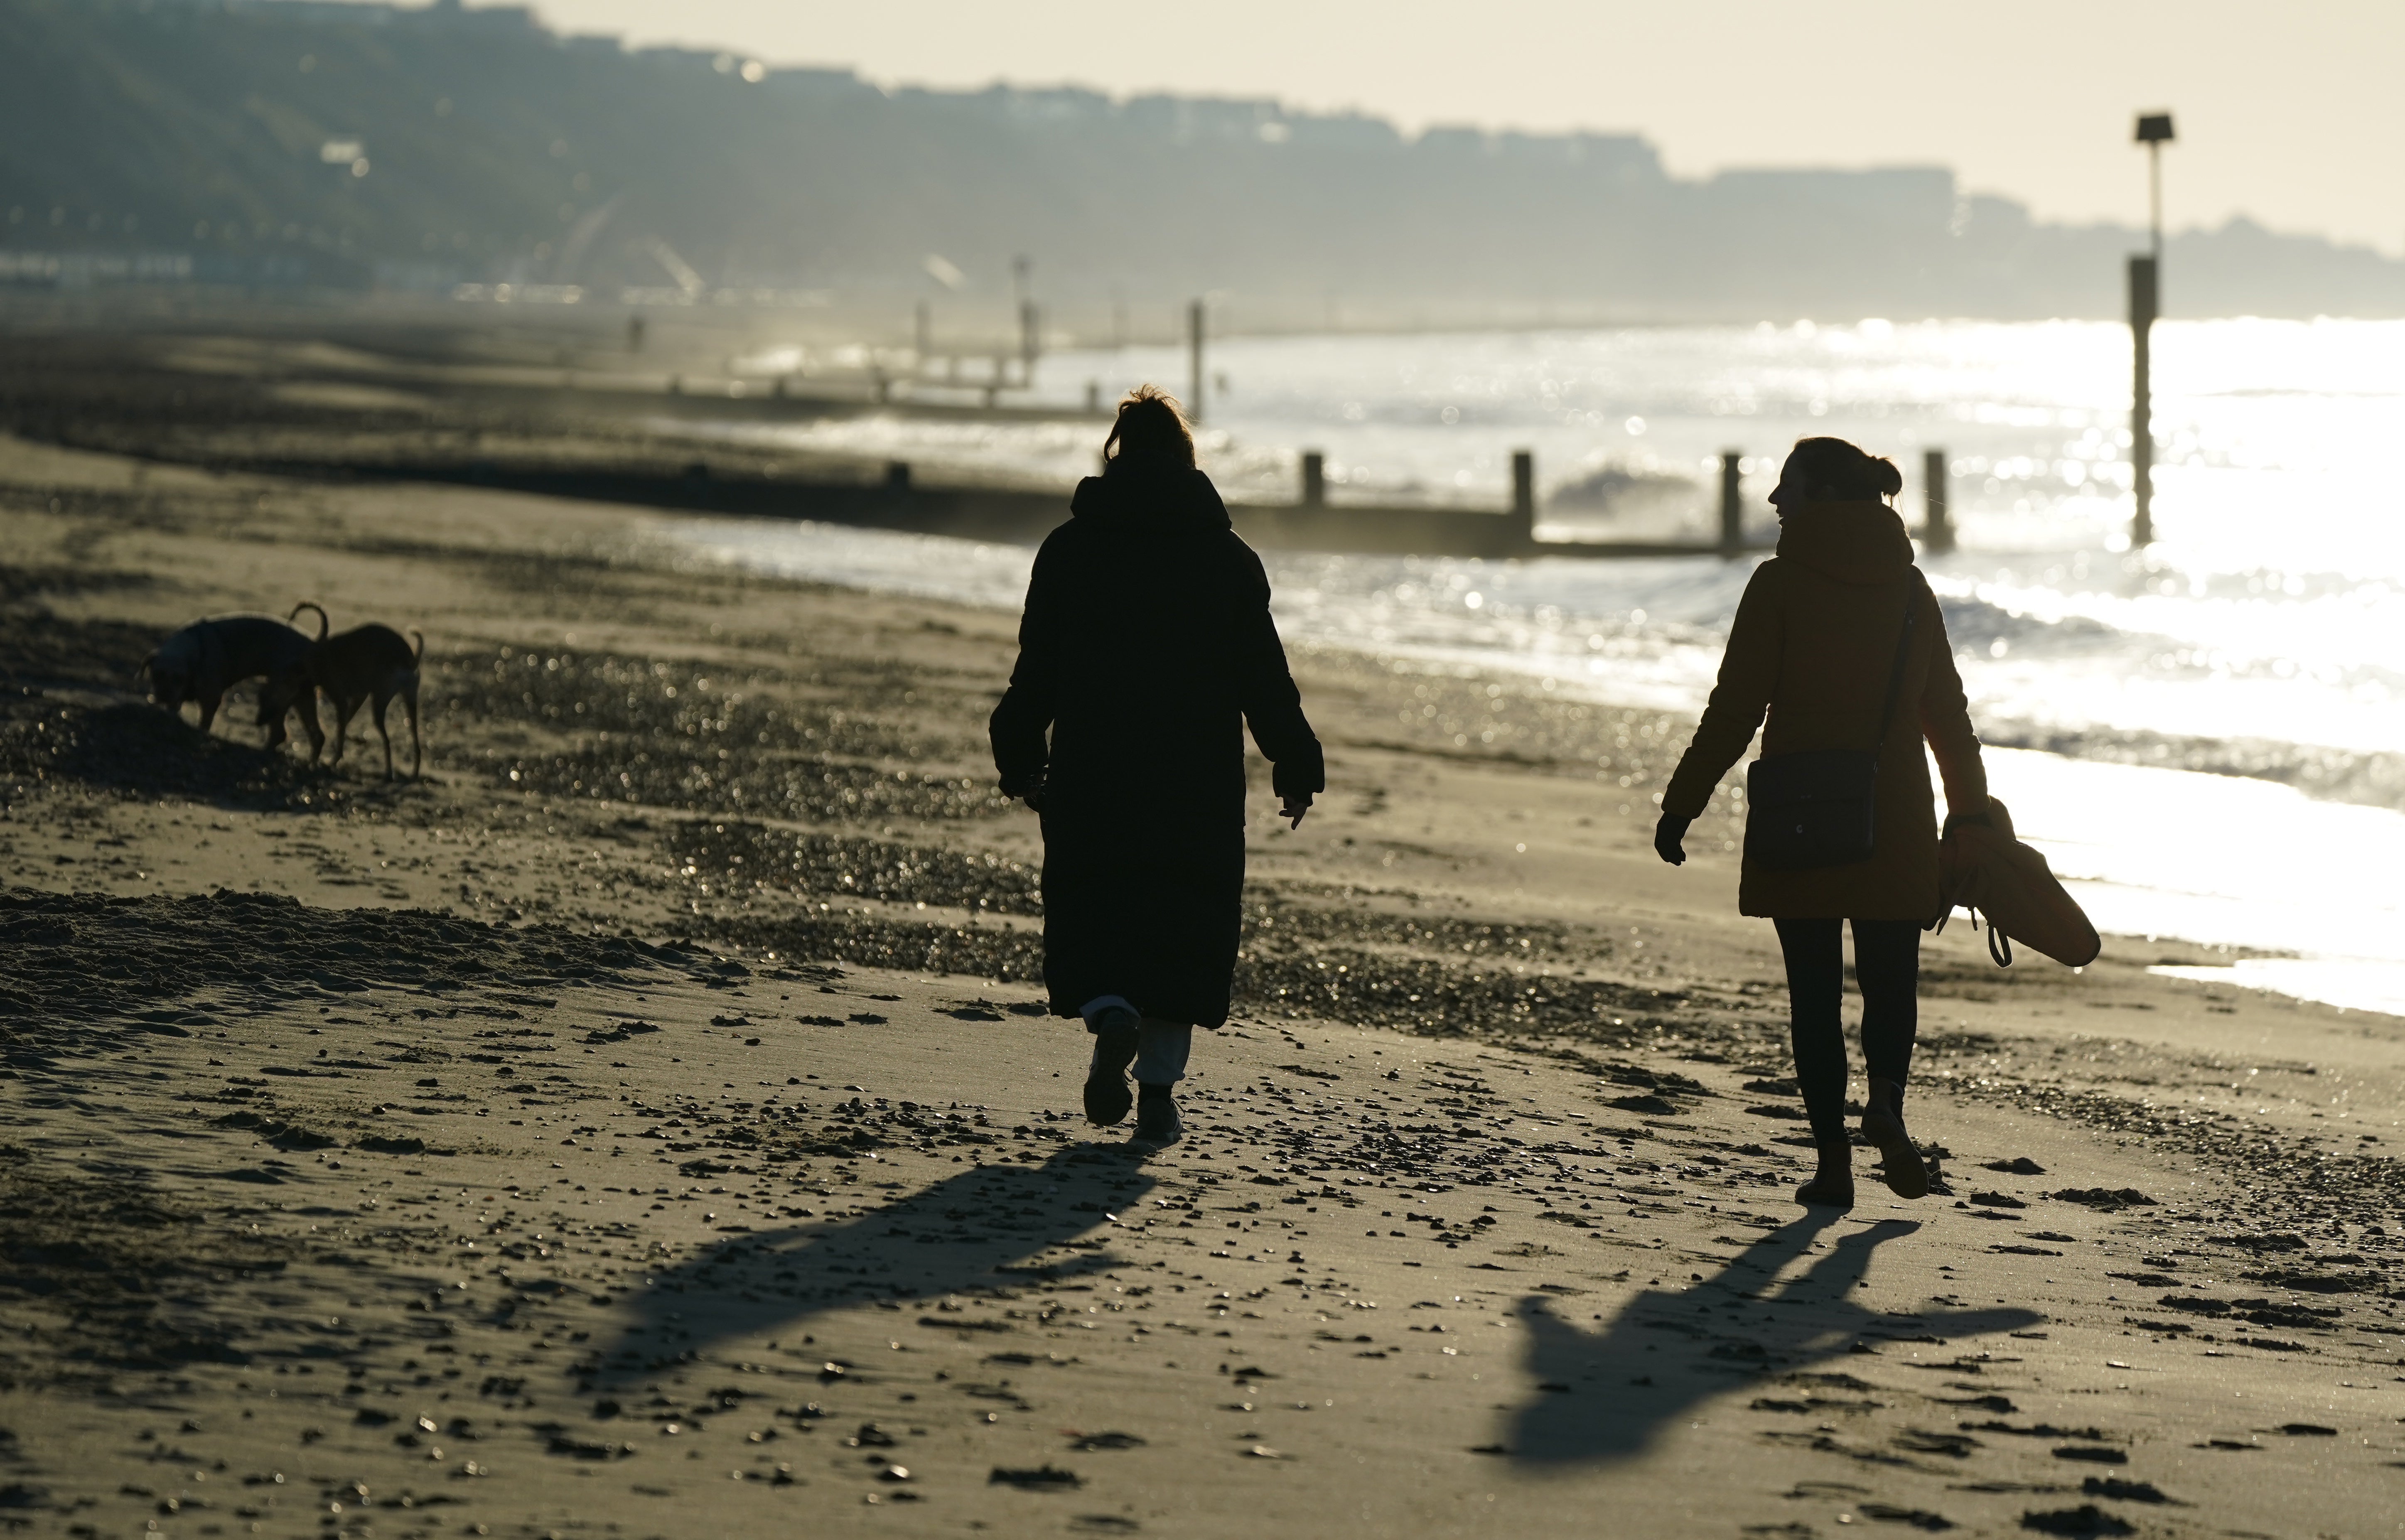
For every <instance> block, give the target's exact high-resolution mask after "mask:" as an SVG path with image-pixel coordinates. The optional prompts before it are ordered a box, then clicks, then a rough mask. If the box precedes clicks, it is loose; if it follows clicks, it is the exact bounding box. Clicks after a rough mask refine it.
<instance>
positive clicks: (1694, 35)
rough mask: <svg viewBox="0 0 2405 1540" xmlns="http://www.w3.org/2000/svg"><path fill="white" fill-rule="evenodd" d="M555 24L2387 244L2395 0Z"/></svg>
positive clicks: (732, 4) (1223, 6)
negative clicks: (1899, 173)
mask: <svg viewBox="0 0 2405 1540" xmlns="http://www.w3.org/2000/svg"><path fill="white" fill-rule="evenodd" d="M471 3H472V0H471ZM536 9H537V10H538V11H539V12H540V13H541V15H542V16H543V17H544V18H545V20H546V21H550V22H551V23H552V24H554V25H556V26H558V27H560V28H563V29H566V30H570V31H578V32H608V33H615V34H620V35H626V36H628V37H630V38H632V39H634V40H637V41H642V42H680V43H686V44H691V45H696V46H710V47H720V48H726V49H733V50H736V51H738V52H743V53H748V54H752V55H756V56H757V57H759V58H762V59H764V60H766V61H767V62H769V63H830V64H840V65H849V66H851V67H854V68H856V69H858V70H859V71H861V73H862V74H864V75H865V76H867V77H869V78H871V79H874V80H877V81H879V82H880V83H914V84H929V85H945V86H963V85H983V84H987V83H990V82H992V81H994V80H997V79H1000V80H1007V81H1010V82H1013V83H1015V84H1021V85H1045V84H1058V83H1064V82H1066V83H1075V84H1079V85H1086V86H1091V87H1094V88H1097V89H1100V90H1103V91H1109V92H1111V93H1113V94H1115V95H1125V94H1128V93H1130V92H1134V91H1158V90H1166V91H1177V92H1181V93H1218V94H1231V95H1246V96H1274V97H1278V98H1280V99H1282V100H1284V101H1286V102H1287V103H1288V104H1291V105H1302V106H1307V107H1313V108H1343V107H1357V108H1359V109H1360V110H1362V111H1365V112H1370V113H1374V114H1377V115H1379V116H1382V117H1385V118H1390V119H1394V120H1396V121H1397V122H1398V123H1399V124H1401V125H1402V126H1404V127H1405V128H1406V129H1416V128H1418V127H1420V126H1422V125H1425V124H1427V123H1430V122H1467V123H1476V124H1480V125H1483V126H1486V127H1494V128H1503V127H1518V128H1535V129H1559V128H1594V129H1606V130H1612V129H1634V130H1637V131H1639V132H1641V133H1645V134H1646V135H1647V136H1649V137H1650V138H1652V139H1653V142H1654V143H1655V144H1656V145H1658V146H1659V147H1661V148H1662V151H1663V153H1664V155H1665V157H1666V158H1667V161H1668V162H1669V164H1670V166H1671V167H1672V169H1673V170H1674V171H1676V172H1679V173H1681V174H1682V175H1693V174H1696V173H1702V172H1709V171H1712V170H1715V169H1718V168H1720V167H1723V166H1732V165H1873V164H1882V163H1895V162H1922V163H1929V162H1936V163H1943V164H1948V165H1951V166H1952V167H1954V168H1955V169H1956V171H1958V172H1959V173H1960V174H1961V175H1962V179H1963V183H1964V185H1965V186H1966V187H1968V188H1970V189H1974V190H1979V191H1996V192H2003V193H2006V194H2009V195H2011V196H2014V197H2017V198H2019V199H2022V200H2024V201H2025V202H2027V203H2030V204H2031V205H2032V207H2033V208H2034V209H2035V210H2036V211H2037V212H2038V213H2039V214H2040V215H2041V216H2042V217H2055V218H2067V219H2087V218H2119V219H2128V220H2132V221H2135V220H2139V219H2143V218H2144V217H2145V165H2144V160H2143V153H2142V152H2141V151H2139V150H2137V149H2136V148H2134V147H2132V146H2131V144H2130V143H2129V139H2130V130H2131V118H2132V116H2133V114H2134V113H2135V111H2136V110H2137V109H2140V108H2152V107H2159V106H2169V107H2171V108H2173V110H2174V111H2175V112H2176V114H2177V117H2178V127H2179V133H2180V143H2179V144H2178V145H2177V146H2175V147H2172V148H2171V149H2169V150H2168V151H2167V152H2166V166H2165V184H2166V217H2167V219H2168V221H2169V222H2170V223H2171V224H2172V225H2173V227H2174V228H2177V227H2180V226H2184V225H2189V224H2195V223H2200V222H2201V223H2213V224H2217V223H2219V222H2220V221H2221V220H2222V219H2223V218H2225V217H2228V216H2229V215H2230V214H2233V213H2240V212H2243V213H2246V214H2249V215H2252V216H2253V217H2257V218H2258V219H2260V220H2262V221H2263V222H2265V223H2267V224H2269V225H2271V226H2273V227H2274V228H2276V229H2283V230H2298V231H2326V232H2328V233H2331V234H2335V235H2340V236H2342V237H2345V238H2349V239H2353V240H2359V241H2367V242H2370V243H2371V244H2374V245H2378V246H2380V247H2381V248H2382V249H2383V250H2385V251H2389V252H2399V251H2405V177H2400V176H2399V175H2398V171H2399V169H2400V163H2405V90H2400V89H2399V84H2398V79H2397V77H2398V74H2399V72H2400V71H2405V0H2285V3H2279V4H2274V3H2267V0H2250V3H2247V4H2238V3H2235V0H1987V3H1984V4H1969V3H1964V0H1828V3H1824V4H1821V5H1803V4H1798V3H1796V0H1654V3H1653V4H1648V5H1641V6H1640V5H1632V4H1624V3H1620V0H1585V3H1578V0H1484V3H1481V4H1470V3H1468V0H1118V3H1115V4H1110V5H1093V4H1074V3H1070V0H1020V3H1017V4H1009V3H998V0H851V3H847V4H837V3H833V0H673V3H670V0H536Z"/></svg>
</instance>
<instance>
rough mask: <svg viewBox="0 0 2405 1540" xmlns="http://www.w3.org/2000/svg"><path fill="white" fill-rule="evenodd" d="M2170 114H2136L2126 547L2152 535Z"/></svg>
mask: <svg viewBox="0 0 2405 1540" xmlns="http://www.w3.org/2000/svg"><path fill="white" fill-rule="evenodd" d="M2172 139H2173V132H2172V115H2171V114H2170V113H2168V112H2147V113H2141V114H2139V116H2138V132H2137V134H2136V141H2137V143H2139V144H2142V145H2144V146H2145V147H2146V226H2147V232H2148V235H2149V237H2150V239H2149V242H2148V245H2147V252H2146V255H2145V256H2144V257H2132V258H2131V259H2130V343H2131V359H2130V363H2131V371H2130V372H2131V382H2130V384H2131V390H2130V480H2131V490H2132V491H2133V492H2134V493H2135V494H2136V502H2137V507H2136V509H2135V511H2133V512H2132V513H2131V516H2130V549H2131V550H2132V551H2136V550H2138V549H2140V548H2141V547H2144V546H2146V545H2150V544H2152V543H2153V542H2154V539H2155V382H2154V330H2155V316H2156V315H2159V313H2160V312H2161V309H2162V272H2163V147H2164V146H2165V145H2168V144H2170V143H2171V142H2172Z"/></svg>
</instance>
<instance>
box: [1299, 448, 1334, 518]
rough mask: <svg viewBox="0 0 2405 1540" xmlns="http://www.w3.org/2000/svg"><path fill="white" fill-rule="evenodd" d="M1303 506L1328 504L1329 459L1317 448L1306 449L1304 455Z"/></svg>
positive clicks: (1323, 505) (1313, 506)
mask: <svg viewBox="0 0 2405 1540" xmlns="http://www.w3.org/2000/svg"><path fill="white" fill-rule="evenodd" d="M1302 506H1303V507H1305V508H1325V507H1327V506H1328V459H1327V457H1326V456H1325V455H1321V454H1320V453H1319V451H1317V450H1315V449H1313V450H1306V451H1305V452H1304V453H1303V456H1302Z"/></svg>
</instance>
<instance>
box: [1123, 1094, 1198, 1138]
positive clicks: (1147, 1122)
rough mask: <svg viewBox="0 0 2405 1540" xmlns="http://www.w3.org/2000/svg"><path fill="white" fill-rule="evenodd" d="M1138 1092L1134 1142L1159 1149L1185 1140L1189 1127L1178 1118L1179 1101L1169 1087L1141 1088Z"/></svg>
mask: <svg viewBox="0 0 2405 1540" xmlns="http://www.w3.org/2000/svg"><path fill="white" fill-rule="evenodd" d="M1136 1090H1137V1092H1138V1093H1139V1095H1138V1097H1137V1099H1136V1108H1135V1142H1137V1143H1138V1144H1149V1145H1152V1146H1153V1147H1154V1148H1156V1149H1158V1148H1160V1146H1162V1145H1165V1144H1174V1143H1176V1142H1177V1141H1179V1140H1181V1139H1183V1138H1185V1137H1186V1125H1185V1123H1184V1122H1183V1121H1182V1120H1181V1119H1180V1118H1179V1117H1178V1115H1177V1101H1176V1099H1175V1098H1174V1097H1172V1096H1171V1095H1170V1094H1169V1087H1168V1086H1166V1085H1138V1086H1137V1087H1136Z"/></svg>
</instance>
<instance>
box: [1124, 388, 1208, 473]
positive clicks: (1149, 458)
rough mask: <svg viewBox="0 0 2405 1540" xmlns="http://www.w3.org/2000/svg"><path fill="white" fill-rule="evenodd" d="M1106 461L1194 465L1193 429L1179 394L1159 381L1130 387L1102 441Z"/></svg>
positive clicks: (1177, 466)
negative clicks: (1158, 382)
mask: <svg viewBox="0 0 2405 1540" xmlns="http://www.w3.org/2000/svg"><path fill="white" fill-rule="evenodd" d="M1103 462H1104V465H1105V466H1106V467H1113V468H1115V467H1118V466H1126V467H1128V468H1129V469H1137V468H1139V467H1140V468H1143V469H1156V468H1157V469H1174V470H1191V469H1194V430H1193V429H1192V428H1190V427H1187V426H1186V413H1184V412H1182V411H1180V410H1179V409H1178V405H1177V398H1176V397H1174V396H1172V395H1171V394H1170V393H1169V392H1167V391H1166V390H1163V389H1161V388H1160V386H1159V385H1138V386H1136V387H1135V388H1134V389H1133V390H1131V391H1129V392H1128V393H1127V396H1126V398H1125V399H1122V400H1121V401H1120V402H1119V415H1118V421H1117V422H1115V423H1113V424H1111V436H1110V437H1109V438H1107V439H1104V441H1103Z"/></svg>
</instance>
